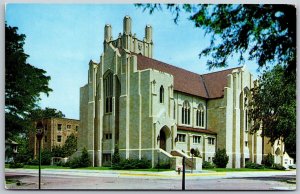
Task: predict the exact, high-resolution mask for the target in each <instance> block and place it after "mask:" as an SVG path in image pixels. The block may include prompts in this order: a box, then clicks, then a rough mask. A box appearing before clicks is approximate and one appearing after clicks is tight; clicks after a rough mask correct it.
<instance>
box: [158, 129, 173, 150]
mask: <svg viewBox="0 0 300 194" xmlns="http://www.w3.org/2000/svg"><path fill="white" fill-rule="evenodd" d="M159 148H160V149H163V150H165V151H166V152H170V151H171V131H170V129H169V128H168V127H167V126H164V127H162V128H161V129H160V131H159Z"/></svg>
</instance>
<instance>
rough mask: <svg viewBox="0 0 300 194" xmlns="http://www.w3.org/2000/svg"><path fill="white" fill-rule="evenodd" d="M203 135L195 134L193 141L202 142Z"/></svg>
mask: <svg viewBox="0 0 300 194" xmlns="http://www.w3.org/2000/svg"><path fill="white" fill-rule="evenodd" d="M200 141H201V136H193V143H200Z"/></svg>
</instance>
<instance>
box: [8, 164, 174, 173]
mask: <svg viewBox="0 0 300 194" xmlns="http://www.w3.org/2000/svg"><path fill="white" fill-rule="evenodd" d="M5 168H9V165H8V164H5ZM23 168H25V169H39V166H37V165H25V166H24V167H23ZM41 169H71V168H69V167H63V166H50V165H42V166H41ZM75 169H79V170H112V169H111V167H105V166H101V167H85V168H75ZM130 170H132V171H149V172H155V171H158V170H157V168H155V169H154V168H150V169H130ZM159 171H172V169H159Z"/></svg>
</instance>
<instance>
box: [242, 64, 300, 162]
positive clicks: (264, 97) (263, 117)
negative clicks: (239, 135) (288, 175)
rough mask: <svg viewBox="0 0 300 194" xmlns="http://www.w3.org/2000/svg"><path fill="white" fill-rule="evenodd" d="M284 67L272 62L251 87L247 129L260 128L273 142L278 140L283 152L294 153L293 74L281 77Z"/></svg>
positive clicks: (294, 111) (294, 84)
mask: <svg viewBox="0 0 300 194" xmlns="http://www.w3.org/2000/svg"><path fill="white" fill-rule="evenodd" d="M285 75H286V74H285V68H284V67H282V66H280V65H276V66H274V68H273V69H272V70H268V71H265V73H264V74H263V75H261V76H260V77H259V79H258V80H257V82H256V85H255V87H254V88H253V89H251V93H252V97H251V98H250V101H249V107H248V108H249V118H250V119H251V120H252V121H253V125H252V126H251V131H252V132H256V131H258V130H260V129H262V131H263V136H266V137H269V138H270V142H271V144H272V145H273V143H274V142H275V141H276V140H277V139H282V141H283V142H284V143H285V151H287V152H288V153H289V154H290V155H291V156H292V157H294V158H295V154H296V73H291V74H290V76H289V77H286V76H285Z"/></svg>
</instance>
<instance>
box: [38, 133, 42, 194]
mask: <svg viewBox="0 0 300 194" xmlns="http://www.w3.org/2000/svg"><path fill="white" fill-rule="evenodd" d="M38 141H39V190H41V159H42V158H41V139H39V140H38Z"/></svg>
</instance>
